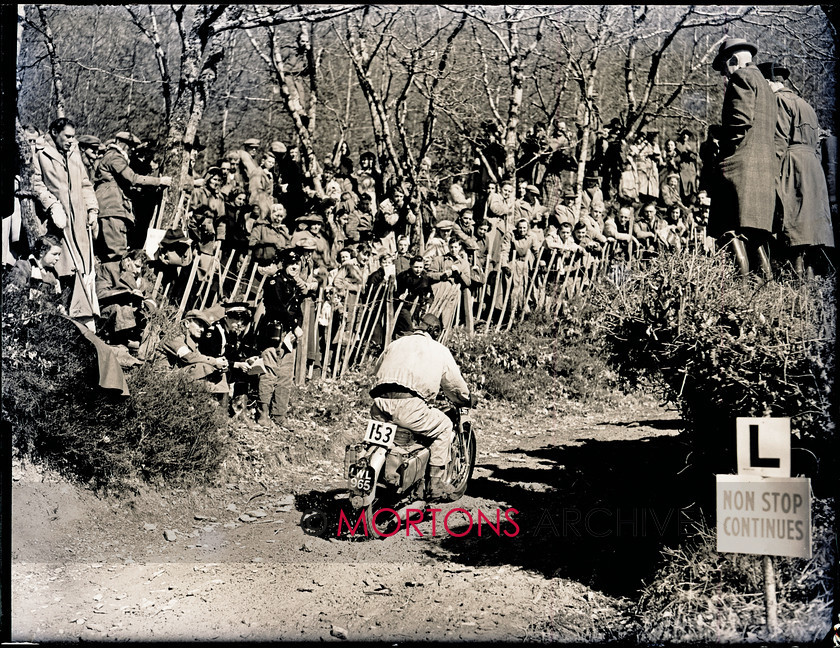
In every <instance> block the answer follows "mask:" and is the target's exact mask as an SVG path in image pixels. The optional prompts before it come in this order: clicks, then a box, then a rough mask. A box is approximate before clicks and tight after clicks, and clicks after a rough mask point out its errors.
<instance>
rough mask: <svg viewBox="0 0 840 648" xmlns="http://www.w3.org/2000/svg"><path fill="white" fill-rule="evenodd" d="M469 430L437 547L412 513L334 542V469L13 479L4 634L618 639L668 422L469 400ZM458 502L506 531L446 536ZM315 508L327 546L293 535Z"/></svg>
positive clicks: (667, 453)
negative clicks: (106, 484) (471, 453)
mask: <svg viewBox="0 0 840 648" xmlns="http://www.w3.org/2000/svg"><path fill="white" fill-rule="evenodd" d="M474 419H475V423H476V428H477V430H478V433H479V436H478V449H479V456H478V464H477V468H476V471H475V474H474V479H473V482H472V483H471V485H470V487H469V489H468V495H467V496H466V497H464V498H463V499H462V500H460V501H459V502H457V503H453V504H449V505H442V506H441V507H440V508H442V509H443V510H442V512H441V513H439V514H438V516H437V522H436V534H435V535H434V536H433V535H432V522H431V519H430V517H428V516H427V517H426V521H424V522H422V523H420V524H418V525H417V527H416V529H412V531H411V533H410V534H409V535H408V536H406V532H405V529H404V528H403V529H402V530H401V531H400V532H399V533H398V534H397V535H395V536H393V537H390V538H388V539H384V540H383V539H373V540H369V541H365V542H356V541H349V540H346V539H338V538H336V537H335V535H336V533H335V531H336V530H337V525H338V515H337V510H338V508H337V504H336V503H335V495H336V494H337V493H339V492H340V489H341V488H342V486H343V484H342V480H341V475H340V473H341V469H342V467H341V466H340V465H339V464H338V462H336V461H324V462H322V463H321V464H320V465H319V466H318V467H317V468H314V469H313V468H308V469H307V470H305V471H303V470H299V471H290V472H287V473H285V474H282V475H278V476H277V482H276V483H271V484H263V485H260V484H253V483H249V484H244V483H238V484H228V485H227V487H225V488H220V489H210V490H201V491H193V492H190V493H182V494H173V495H171V496H169V497H163V496H161V495H159V494H156V493H154V492H149V493H146V494H144V495H142V496H140V497H138V498H135V499H134V500H133V501H131V502H127V501H121V502H117V501H115V500H103V499H97V498H96V497H94V496H92V495H91V494H90V493H89V492H88V491H85V490H83V489H82V490H80V489H77V488H75V487H73V486H70V485H68V484H67V483H65V482H62V481H59V480H56V479H55V478H52V477H48V476H44V475H42V474H41V473H39V472H37V471H35V470H33V469H32V468H31V467H30V468H28V469H26V470H24V471H22V472H21V471H20V468H16V471H17V474H16V475H15V477H17V481H16V482H15V485H14V487H13V505H14V509H13V514H14V519H13V524H14V527H13V565H12V567H13V574H12V579H13V640H16V641H48V640H77V639H78V638H80V637H81V638H84V639H90V640H117V641H118V640H140V639H153V640H163V639H171V640H189V639H194V638H197V639H204V640H212V639H219V640H235V639H253V640H257V639H266V640H267V639H285V640H293V639H300V640H319V639H324V640H340V639H343V638H349V639H350V640H365V639H374V640H394V641H396V640H418V639H419V640H422V639H442V640H456V639H465V640H495V639H505V640H524V639H535V638H538V637H539V636H540V633H541V632H544V631H546V630H548V631H549V632H551V635H550V636H551V637H552V638H555V639H560V640H567V641H587V640H599V639H607V638H615V637H620V636H622V635H623V634H625V633H627V632H629V631H630V630H631V627H630V626H631V625H632V620H631V619H630V615H628V614H627V612H628V610H630V609H631V608H632V603H633V599H634V592H635V590H636V588H637V587H638V586H639V585H640V583H641V580H642V579H646V578H648V579H649V577H650V576H651V574H652V570H653V568H654V565H655V561H656V558H657V556H658V550H659V548H660V547H661V545H662V544H663V543H670V542H673V541H674V539H675V538H676V537H677V535H678V533H679V532H680V529H679V523H680V519H681V518H680V514H679V510H680V507H683V506H686V505H687V504H690V498H687V494H686V493H685V492H684V491H682V490H681V489H680V487H679V477H678V475H677V474H676V473H677V471H678V470H679V469H680V467H681V465H682V462H683V461H684V459H685V449H684V447H683V446H682V444H681V442H680V439H679V437H678V436H677V435H678V432H679V429H680V422H679V420H678V419H677V417H676V415H675V413H674V412H670V411H665V410H663V409H659V408H658V407H656V405H655V404H650V405H647V406H637V405H634V404H633V403H631V402H630V401H628V402H626V403H621V404H619V405H617V406H616V407H615V408H614V409H612V410H610V411H607V412H604V413H598V414H590V415H587V416H571V415H567V416H562V417H561V416H559V415H557V414H555V413H554V412H553V411H551V410H545V409H542V410H538V411H534V412H533V413H532V415H531V416H529V418H528V419H527V420H524V419H522V418H519V419H512V418H511V417H510V412H509V411H508V410H506V408H504V407H502V406H484V407H480V408H479V409H478V410H476V411H475V412H474ZM456 507H458V508H463V509H466V510H468V511H470V513H471V514H472V516H473V517H474V518H475V517H477V515H478V511H479V510H480V511H482V513H484V514H485V515H486V516H487V517H490V518H491V519H492V520H493V521H494V522H495V515H496V511H497V509H501V510H503V511H504V510H505V509H516V511H517V513H512V515H513V519H514V520H516V523H517V525H516V526H514V525H512V524H510V523H504V522H503V524H502V527H501V531H500V533H499V534H498V535H497V534H496V532H495V531H494V530H493V529H492V528H491V527H488V526H487V525H485V524H482V532H481V536H480V537H479V536H478V533H477V526H475V525H474V526H473V528H472V529H471V530H469V531H468V532H467V533H466V534H465V535H463V537H455V536H454V535H450V534H449V533H447V531H446V529H445V528H444V527H443V525H442V517H443V516H444V515H445V514H446V512H447V511H448V510H449V509H452V508H456ZM312 508H319V509H322V510H325V511H326V512H327V519H328V522H327V524H328V529H327V532H326V533H325V536H326V537H324V538H321V537H313V536H309V535H306V534H305V533H304V532H303V530H302V529H301V528H300V526H299V522H300V518H301V515H302V513H303V512H304V511H306V510H308V509H312ZM249 512H251V513H253V514H252V515H250V518H251V519H250V521H242V520H243V519H244V520H248V519H249V518H248V517H243V514H244V515H245V516H248V515H249ZM502 520H504V514H502ZM517 526H518V528H517ZM449 529H450V531H451V532H453V533H454V534H460V533H463V532H465V531H467V529H468V527H467V522H466V518H465V516H464V515H463V514H461V513H456V514H453V516H452V517H450V518H449ZM417 531H419V532H422V533H423V535H422V536H420V535H419V534H418V532H417ZM505 531H507V533H508V534H510V535H508V534H506V533H505Z"/></svg>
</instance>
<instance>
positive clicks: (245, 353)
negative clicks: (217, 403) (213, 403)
mask: <svg viewBox="0 0 840 648" xmlns="http://www.w3.org/2000/svg"><path fill="white" fill-rule="evenodd" d="M253 310H254V309H253V307H251V306H250V305H249V304H248V303H247V302H228V303H225V304H216V305H214V306H212V307H211V308H207V309H205V312H206V313H208V314H209V315H210V316H211V318H212V319H213V320H214V322H213V323H212V324H211V325H209V326H208V327H206V329H205V331H204V333H203V335H202V336H201V338H200V339H199V341H198V350H199V351H200V352H201V353H204V354H206V355H208V356H212V357H225V358H227V361H228V367H229V369H228V372H227V380H228V383H229V385H230V392H229V393H230V395H231V396H233V397H234V398H235V397H236V396H239V395H242V394H247V392H248V383H249V382H250V381H251V378H252V376H256V375H261V372H262V371H264V370H265V366H264V365H263V363H262V361H261V359H260V357H259V352H258V351H257V347H256V339H255V336H254V335H253V332H252V331H250V330H249V326H250V324H251V322H252V321H253ZM232 407H233V404H232V403H231V408H232ZM229 413H230V414H231V415H233V414H234V411H233V409H231V410H230V412H229Z"/></svg>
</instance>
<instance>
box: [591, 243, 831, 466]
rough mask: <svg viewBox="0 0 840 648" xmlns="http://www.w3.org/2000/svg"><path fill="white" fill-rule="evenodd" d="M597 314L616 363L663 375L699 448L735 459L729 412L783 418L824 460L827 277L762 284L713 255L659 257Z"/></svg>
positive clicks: (827, 437) (627, 371) (827, 438)
mask: <svg viewBox="0 0 840 648" xmlns="http://www.w3.org/2000/svg"><path fill="white" fill-rule="evenodd" d="M605 310H606V315H605V318H604V325H605V327H606V329H607V338H608V342H609V344H610V347H609V348H610V351H611V354H612V357H613V359H614V360H615V362H616V366H618V367H619V368H620V370H621V371H622V372H623V374H624V375H625V376H626V377H628V378H631V379H632V377H633V374H635V373H641V374H645V375H652V374H655V375H658V376H659V377H660V378H661V380H662V385H663V388H664V395H665V396H666V398H667V399H668V400H670V401H672V402H674V403H675V404H677V405H678V406H679V408H680V410H681V412H682V415H683V418H684V419H685V420H686V422H687V424H688V426H689V432H690V433H691V436H692V441H693V442H694V444H695V446H696V448H697V449H698V450H700V451H703V452H705V453H706V454H707V455H709V454H715V455H718V456H720V457H726V458H728V459H731V461H733V462H734V457H735V453H734V436H735V435H734V419H735V418H736V417H742V416H754V417H764V416H789V417H790V418H791V429H792V433H793V435H794V438H795V441H796V443H795V445H799V446H802V447H805V448H810V449H811V450H814V451H815V453H816V456H817V457H820V456H822V457H825V461H830V460H831V459H829V457H830V456H831V454H832V453H830V452H827V451H828V450H829V448H830V446H829V443H830V442H831V440H832V437H833V432H834V422H833V420H832V407H831V402H832V399H833V377H834V367H835V355H834V332H835V293H834V279H833V277H832V278H829V279H821V280H816V281H811V282H800V281H796V280H790V279H786V280H783V281H780V282H777V281H771V282H769V283H763V282H759V281H758V280H756V279H749V280H741V279H740V278H738V277H736V276H735V275H734V270H733V268H732V267H731V264H730V263H728V262H726V260H725V259H723V258H721V257H720V256H718V257H706V256H702V255H698V254H694V253H691V252H686V253H683V254H675V255H663V256H661V257H659V258H658V259H656V260H654V261H653V263H652V265H651V267H650V268H649V269H648V270H647V271H646V272H645V273H643V274H639V275H635V276H633V277H632V278H631V279H630V281H628V282H627V283H626V284H625V285H624V286H623V287H622V289H621V290H619V291H618V292H617V293H616V294H615V296H614V298H613V299H612V302H611V304H610V305H609V307H608V308H606V309H605ZM718 467H719V468H720V469H722V470H726V469H727V468H729V466H723V465H720V466H718ZM821 468H822V470H821V472H822V474H829V473H830V467H829V466H822V467H821Z"/></svg>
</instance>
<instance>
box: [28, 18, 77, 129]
mask: <svg viewBox="0 0 840 648" xmlns="http://www.w3.org/2000/svg"><path fill="white" fill-rule="evenodd" d="M21 11H23V12H24V13H23V16H24V17H25V20H26V24H27V25H29V26H30V27H32V28H33V29H34V30H36V31H37V32H38V33H40V34H41V36H43V38H44V45H45V46H46V48H47V55H48V57H49V60H50V67H51V69H52V82H53V89H54V90H55V114H56V117H64V116H65V112H66V106H67V101H66V100H65V98H64V69H63V68H62V66H61V59H60V58H59V56H58V54H57V52H56V49H55V38H54V36H53V31H52V28H51V27H50V21H49V20H48V19H47V14H46V12H45V11H44V5H35V11H36V13H37V14H38V22H35V21H34V20H31V19H29V18H27V17H26V13H25V10H24V9H23V7H21Z"/></svg>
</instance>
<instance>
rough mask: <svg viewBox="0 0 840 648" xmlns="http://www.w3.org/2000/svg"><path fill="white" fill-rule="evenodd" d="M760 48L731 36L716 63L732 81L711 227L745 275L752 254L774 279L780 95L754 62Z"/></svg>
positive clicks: (725, 99)
mask: <svg viewBox="0 0 840 648" xmlns="http://www.w3.org/2000/svg"><path fill="white" fill-rule="evenodd" d="M757 51H758V48H757V47H756V46H755V45H753V44H752V43H749V42H747V41H746V40H744V39H743V38H727V39H726V40H725V41H724V42H723V44H721V46H720V49H719V50H718V54H717V56H716V57H715V60H714V61H713V62H712V68H713V69H715V70H716V71H718V72H720V73H721V75H723V76H724V77H725V78H726V80H727V82H726V93H725V94H724V97H723V111H722V116H721V130H722V134H721V140H720V159H719V168H718V174H717V178H716V180H715V182H714V183H713V184H712V187H711V192H712V213H711V215H710V217H709V226H708V230H709V234H710V235H712V236H714V237H716V238H718V239H719V242H720V244H721V245H725V244H728V245H730V247H731V248H732V250H733V252H734V254H735V260H736V263H737V264H738V269H739V270H740V271H741V275H742V276H747V275H748V274H749V272H750V257H755V258H757V261H758V264H759V266H760V268H761V272H762V274H763V275H764V277H765V278H767V279H769V278H771V277H772V271H771V269H770V257H769V254H768V248H767V241H768V240H769V238H770V233H771V232H772V229H773V212H774V209H775V204H776V188H775V178H776V176H777V175H778V165H777V162H776V154H775V145H774V141H773V139H774V133H775V129H776V99H775V97H774V96H773V92H772V91H771V90H770V87H769V86H768V85H767V82H766V81H765V80H764V77H763V75H762V74H761V71H760V70H759V69H758V68H757V67H756V66H755V65H754V64H753V62H752V58H753V56H755V54H756V52H757Z"/></svg>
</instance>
